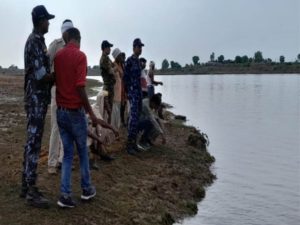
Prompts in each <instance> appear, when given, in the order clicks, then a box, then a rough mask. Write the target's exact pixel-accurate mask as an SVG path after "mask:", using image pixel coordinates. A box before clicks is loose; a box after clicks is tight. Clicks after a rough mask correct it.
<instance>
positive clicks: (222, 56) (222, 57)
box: [218, 55, 225, 63]
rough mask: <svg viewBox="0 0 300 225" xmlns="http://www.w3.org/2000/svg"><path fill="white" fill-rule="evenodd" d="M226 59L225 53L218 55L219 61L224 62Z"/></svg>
mask: <svg viewBox="0 0 300 225" xmlns="http://www.w3.org/2000/svg"><path fill="white" fill-rule="evenodd" d="M224 59H225V57H224V55H220V56H219V57H218V62H220V63H223V62H224Z"/></svg>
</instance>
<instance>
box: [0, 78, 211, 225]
mask: <svg viewBox="0 0 300 225" xmlns="http://www.w3.org/2000/svg"><path fill="white" fill-rule="evenodd" d="M95 85H99V84H98V83H95V81H89V86H95ZM89 94H92V92H90V91H89ZM182 114H184V112H182ZM169 117H170V116H169ZM49 122H50V115H49V113H48V115H47V121H46V125H45V132H44V138H43V144H42V151H41V157H40V162H39V166H38V186H39V187H40V189H41V190H42V191H43V192H44V194H45V195H46V196H47V197H48V198H49V199H50V200H51V202H52V203H51V207H50V209H35V208H32V207H29V206H27V205H26V204H25V200H24V199H21V198H19V192H20V180H21V168H22V167H21V165H22V158H23V146H24V143H25V134H26V133H25V126H26V118H25V114H24V109H23V77H22V76H12V75H0V162H1V164H0V180H1V183H0V203H1V204H0V225H4V224H8V225H17V224H19V225H29V224H33V225H35V224H36V225H73V224H77V225H102V224H103V225H104V224H105V225H150V224H153V225H157V224H166V225H167V224H172V223H174V221H178V220H179V219H182V218H183V217H185V216H191V215H194V214H195V213H196V212H197V210H198V209H197V204H196V203H197V202H198V201H200V200H201V199H202V198H203V197H204V196H205V187H206V186H207V185H210V184H211V183H212V182H213V180H214V179H215V175H214V174H212V172H211V170H210V167H211V164H212V163H213V162H214V158H213V157H212V156H211V155H210V154H209V153H208V152H207V151H206V148H205V145H203V143H201V140H202V139H201V136H200V134H199V133H198V132H197V131H196V130H195V129H194V128H192V127H186V126H184V125H182V124H181V123H180V122H177V121H175V120H172V119H169V121H168V123H167V124H166V133H167V144H166V145H160V143H159V142H158V143H157V145H156V146H155V147H153V148H152V149H151V150H150V151H147V152H143V153H139V154H138V156H129V155H128V154H126V153H125V152H124V147H123V146H124V139H122V138H121V140H120V141H119V142H118V143H116V144H114V145H113V146H110V147H109V150H110V152H112V154H113V155H114V156H115V157H116V160H114V161H113V162H112V163H105V162H102V161H101V162H100V170H99V171H91V176H92V181H93V184H94V185H95V186H96V189H97V196H96V197H95V199H93V200H92V201H91V202H89V203H84V202H81V201H80V199H79V197H80V193H81V190H80V177H79V164H78V161H77V160H76V159H75V161H74V165H75V170H74V171H73V174H72V179H73V182H72V184H73V187H72V188H73V195H74V198H75V200H76V201H77V207H76V208H74V209H71V210H63V209H60V208H58V207H57V205H56V201H57V199H58V196H59V183H60V176H59V175H56V176H55V175H49V174H48V173H47V155H48V142H49V135H50V126H49ZM123 136H124V135H123ZM191 137H192V138H191ZM195 137H196V139H193V138H195ZM199 143H200V144H199ZM191 145H194V146H191ZM200 210H201V209H200Z"/></svg>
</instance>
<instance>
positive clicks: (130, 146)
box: [126, 140, 137, 155]
mask: <svg viewBox="0 0 300 225" xmlns="http://www.w3.org/2000/svg"><path fill="white" fill-rule="evenodd" d="M136 150H137V148H136V147H135V143H134V142H133V141H129V140H128V142H127V145H126V151H127V153H128V154H129V155H136V153H137V152H136Z"/></svg>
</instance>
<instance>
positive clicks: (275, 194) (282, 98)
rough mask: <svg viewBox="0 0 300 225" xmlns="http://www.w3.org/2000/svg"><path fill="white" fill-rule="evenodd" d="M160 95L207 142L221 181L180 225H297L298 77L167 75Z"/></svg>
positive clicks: (299, 167)
mask: <svg viewBox="0 0 300 225" xmlns="http://www.w3.org/2000/svg"><path fill="white" fill-rule="evenodd" d="M157 80H162V81H163V82H164V84H165V85H164V86H163V87H159V88H157V91H160V92H162V93H163V97H164V100H165V101H166V102H168V103H170V104H172V105H173V106H174V109H173V111H174V112H176V113H180V114H184V115H186V116H187V117H188V119H189V121H188V123H189V124H192V125H194V126H197V127H199V128H200V129H201V130H203V131H204V132H206V133H207V134H208V136H209V138H210V141H211V145H210V146H209V151H210V152H211V153H212V155H214V156H215V157H216V160H217V161H216V163H215V165H214V171H215V173H216V175H217V177H218V179H217V180H216V182H215V183H214V184H213V185H212V186H211V187H209V188H208V189H207V195H206V197H205V199H204V201H202V202H201V203H200V204H199V205H198V208H199V212H198V214H197V215H196V216H195V217H193V218H188V219H186V220H184V221H183V223H182V224H184V225H216V224H222V225H226V224H228V225H235V224H236V225H240V224H243V225H247V224H249V225H250V224H251V225H254V224H255V225H256V224H257V225H262V224H264V225H267V224H270V225H272V224H285V225H294V224H299V223H300V76H299V75H247V76H243V75H223V76H220V75H213V76H212V75H210V76H187V75H184V76H164V77H157Z"/></svg>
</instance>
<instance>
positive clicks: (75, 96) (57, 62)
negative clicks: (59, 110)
mask: <svg viewBox="0 0 300 225" xmlns="http://www.w3.org/2000/svg"><path fill="white" fill-rule="evenodd" d="M54 71H55V76H56V103H57V105H58V106H61V107H65V108H70V109H77V108H80V107H82V106H83V105H82V101H81V98H80V96H79V92H78V91H77V87H84V86H85V82H86V74H87V59H86V55H85V54H84V53H83V52H81V51H80V49H79V47H78V46H77V45H75V44H73V43H69V44H67V45H66V46H65V47H64V48H63V49H61V50H59V51H58V52H57V54H56V55H55V58H54Z"/></svg>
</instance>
